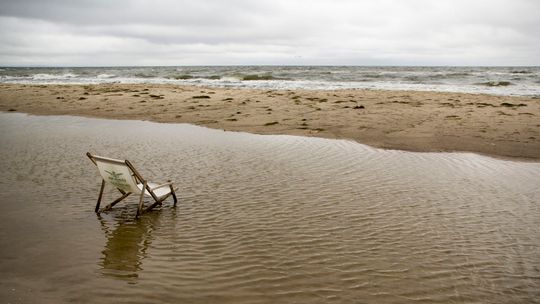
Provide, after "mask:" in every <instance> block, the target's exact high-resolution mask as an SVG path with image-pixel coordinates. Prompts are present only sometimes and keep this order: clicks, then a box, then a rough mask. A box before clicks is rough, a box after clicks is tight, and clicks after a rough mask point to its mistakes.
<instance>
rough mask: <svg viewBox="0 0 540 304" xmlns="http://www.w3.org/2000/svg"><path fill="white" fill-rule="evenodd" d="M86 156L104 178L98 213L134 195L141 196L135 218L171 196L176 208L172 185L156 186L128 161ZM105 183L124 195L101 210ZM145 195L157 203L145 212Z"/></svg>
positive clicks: (146, 210)
mask: <svg viewBox="0 0 540 304" xmlns="http://www.w3.org/2000/svg"><path fill="white" fill-rule="evenodd" d="M86 156H88V157H89V158H90V160H91V161H92V162H93V163H94V164H95V165H96V166H97V168H98V171H99V174H100V175H101V177H102V178H103V180H102V181H101V189H100V190H99V197H98V200H97V204H96V209H95V211H96V213H100V212H103V211H107V210H110V209H111V208H112V207H113V206H114V205H116V204H118V203H119V202H120V201H122V200H123V199H125V198H126V197H128V196H129V195H130V194H132V193H135V194H139V207H138V208H137V215H136V216H135V218H137V217H139V215H141V214H143V213H145V212H148V211H150V210H152V209H153V208H154V207H156V206H157V205H161V203H162V202H163V201H164V200H165V199H167V198H168V197H169V196H171V195H172V197H173V200H174V205H175V206H176V203H177V199H176V193H175V192H174V188H173V185H172V183H170V182H169V183H165V184H156V183H152V182H149V181H147V180H145V179H144V178H142V176H141V175H140V174H139V172H137V170H136V169H135V167H133V165H132V164H131V163H130V162H129V161H128V160H118V159H112V158H107V157H102V156H97V155H92V154H90V152H88V153H86ZM105 183H109V184H111V185H113V186H114V187H115V188H116V189H118V191H120V193H122V196H120V197H119V198H117V199H116V200H114V201H113V202H112V203H110V204H108V205H107V206H105V207H104V208H103V209H101V210H100V209H99V205H100V203H101V198H102V196H103V189H104V188H105ZM144 195H146V196H151V197H152V198H153V199H154V201H155V202H154V203H153V204H152V205H150V206H149V207H148V208H146V209H145V210H144V211H143V197H144Z"/></svg>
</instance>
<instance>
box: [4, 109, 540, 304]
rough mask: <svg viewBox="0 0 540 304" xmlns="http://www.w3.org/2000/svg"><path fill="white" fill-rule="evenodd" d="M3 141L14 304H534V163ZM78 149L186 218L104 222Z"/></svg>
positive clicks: (62, 127) (107, 124)
mask: <svg viewBox="0 0 540 304" xmlns="http://www.w3.org/2000/svg"><path fill="white" fill-rule="evenodd" d="M0 128H1V130H2V133H1V134H2V135H1V136H0V168H1V169H2V176H1V177H2V178H1V179H0V197H1V198H2V202H1V204H0V272H1V273H2V276H1V278H0V298H1V299H3V301H4V302H6V303H7V302H11V303H36V301H39V302H41V303H59V302H75V303H171V302H176V303H534V302H539V299H540V225H539V223H540V205H539V204H538V202H539V201H540V187H539V186H540V164H539V163H523V162H513V161H503V160H496V159H492V158H489V157H484V156H479V155H475V154H470V153H410V152H400V151H389V150H379V149H373V148H370V147H367V146H364V145H360V144H357V143H354V142H350V141H343V140H329V139H321V138H305V137H294V136H261V135H252V134H247V133H233V132H224V131H220V130H210V129H205V128H201V127H196V126H192V125H180V124H159V123H152V122H140V121H115V120H101V119H88V118H79V117H67V116H64V117H59V116H27V115H23V114H7V113H3V114H0ZM87 151H90V152H93V153H96V154H102V155H106V156H110V157H119V158H120V157H125V158H128V159H129V160H131V162H132V163H134V165H135V166H136V167H137V168H138V169H139V170H140V171H141V174H143V176H145V177H148V178H149V179H150V178H151V179H155V180H156V181H158V182H160V181H165V180H166V179H169V178H170V179H172V180H173V181H175V182H176V185H177V187H178V193H179V196H180V202H179V204H178V206H177V207H176V208H173V207H172V203H171V202H168V203H165V204H164V206H163V207H162V208H160V209H159V210H156V211H155V212H152V213H149V214H146V215H144V216H143V217H142V218H141V219H140V220H139V221H134V220H133V216H134V214H135V211H136V202H137V198H135V197H132V198H130V199H128V203H127V204H125V203H124V204H123V203H121V204H119V205H118V207H115V208H114V209H113V210H112V211H110V212H108V213H104V214H102V215H100V216H96V214H95V213H94V212H93V207H94V204H95V200H96V198H97V195H98V191H99V184H100V179H99V177H98V174H97V171H96V169H95V168H94V166H93V165H92V163H91V162H90V161H89V160H88V159H87V158H86V157H85V155H84V154H85V153H86V152H87ZM116 195H117V193H115V192H114V191H113V190H111V189H108V191H107V192H106V196H105V199H106V200H108V201H110V200H112V199H114V198H115V197H116Z"/></svg>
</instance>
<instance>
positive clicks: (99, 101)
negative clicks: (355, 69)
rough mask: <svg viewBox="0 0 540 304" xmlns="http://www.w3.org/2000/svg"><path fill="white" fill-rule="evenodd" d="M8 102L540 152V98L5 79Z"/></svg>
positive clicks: (388, 142) (383, 142)
mask: <svg viewBox="0 0 540 304" xmlns="http://www.w3.org/2000/svg"><path fill="white" fill-rule="evenodd" d="M0 111H19V112H28V113H33V114H69V115H82V116H93V117H104V118H115V119H139V120H151V121H156V122H179V123H191V124H196V125H201V126H207V127H210V128H216V129H224V130H231V131H246V132H252V133H258V134H289V135H304V136H317V137H325V138H344V139H352V140H356V141H358V142H360V143H364V144H368V145H371V146H374V147H379V148H389V149H402V150H410V151H472V152H478V153H482V154H488V155H494V156H503V157H519V158H531V159H539V158H540V119H539V117H540V99H538V98H531V97H509V96H494V95H486V94H465V93H441V92H416V91H414V92H413V91H383V90H337V91H321V90H318V91H315V90H257V89H233V88H208V87H198V86H177V85H166V84H159V85H157V84H133V85H130V84H99V85H23V84H1V85H0Z"/></svg>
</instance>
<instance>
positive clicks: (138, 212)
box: [135, 182, 146, 218]
mask: <svg viewBox="0 0 540 304" xmlns="http://www.w3.org/2000/svg"><path fill="white" fill-rule="evenodd" d="M145 191H146V182H144V185H143V188H142V191H141V196H140V198H139V207H138V208H137V214H136V215H135V218H138V217H139V215H141V214H142V207H143V198H144V192H145Z"/></svg>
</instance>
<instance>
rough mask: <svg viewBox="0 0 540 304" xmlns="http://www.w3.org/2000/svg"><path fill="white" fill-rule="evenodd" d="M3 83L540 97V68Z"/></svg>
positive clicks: (128, 71) (108, 73)
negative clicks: (456, 93)
mask: <svg viewBox="0 0 540 304" xmlns="http://www.w3.org/2000/svg"><path fill="white" fill-rule="evenodd" d="M0 83H23V84H100V83H151V84H178V85H201V86H211V87H231V88H256V89H280V90H294V89H307V90H336V89H373V90H413V91H440V92H462V93H485V94H493V95H505V96H540V67H378V66H178V67H42V68H41V67H40V68H34V67H32V68H20V67H3V68H0Z"/></svg>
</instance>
